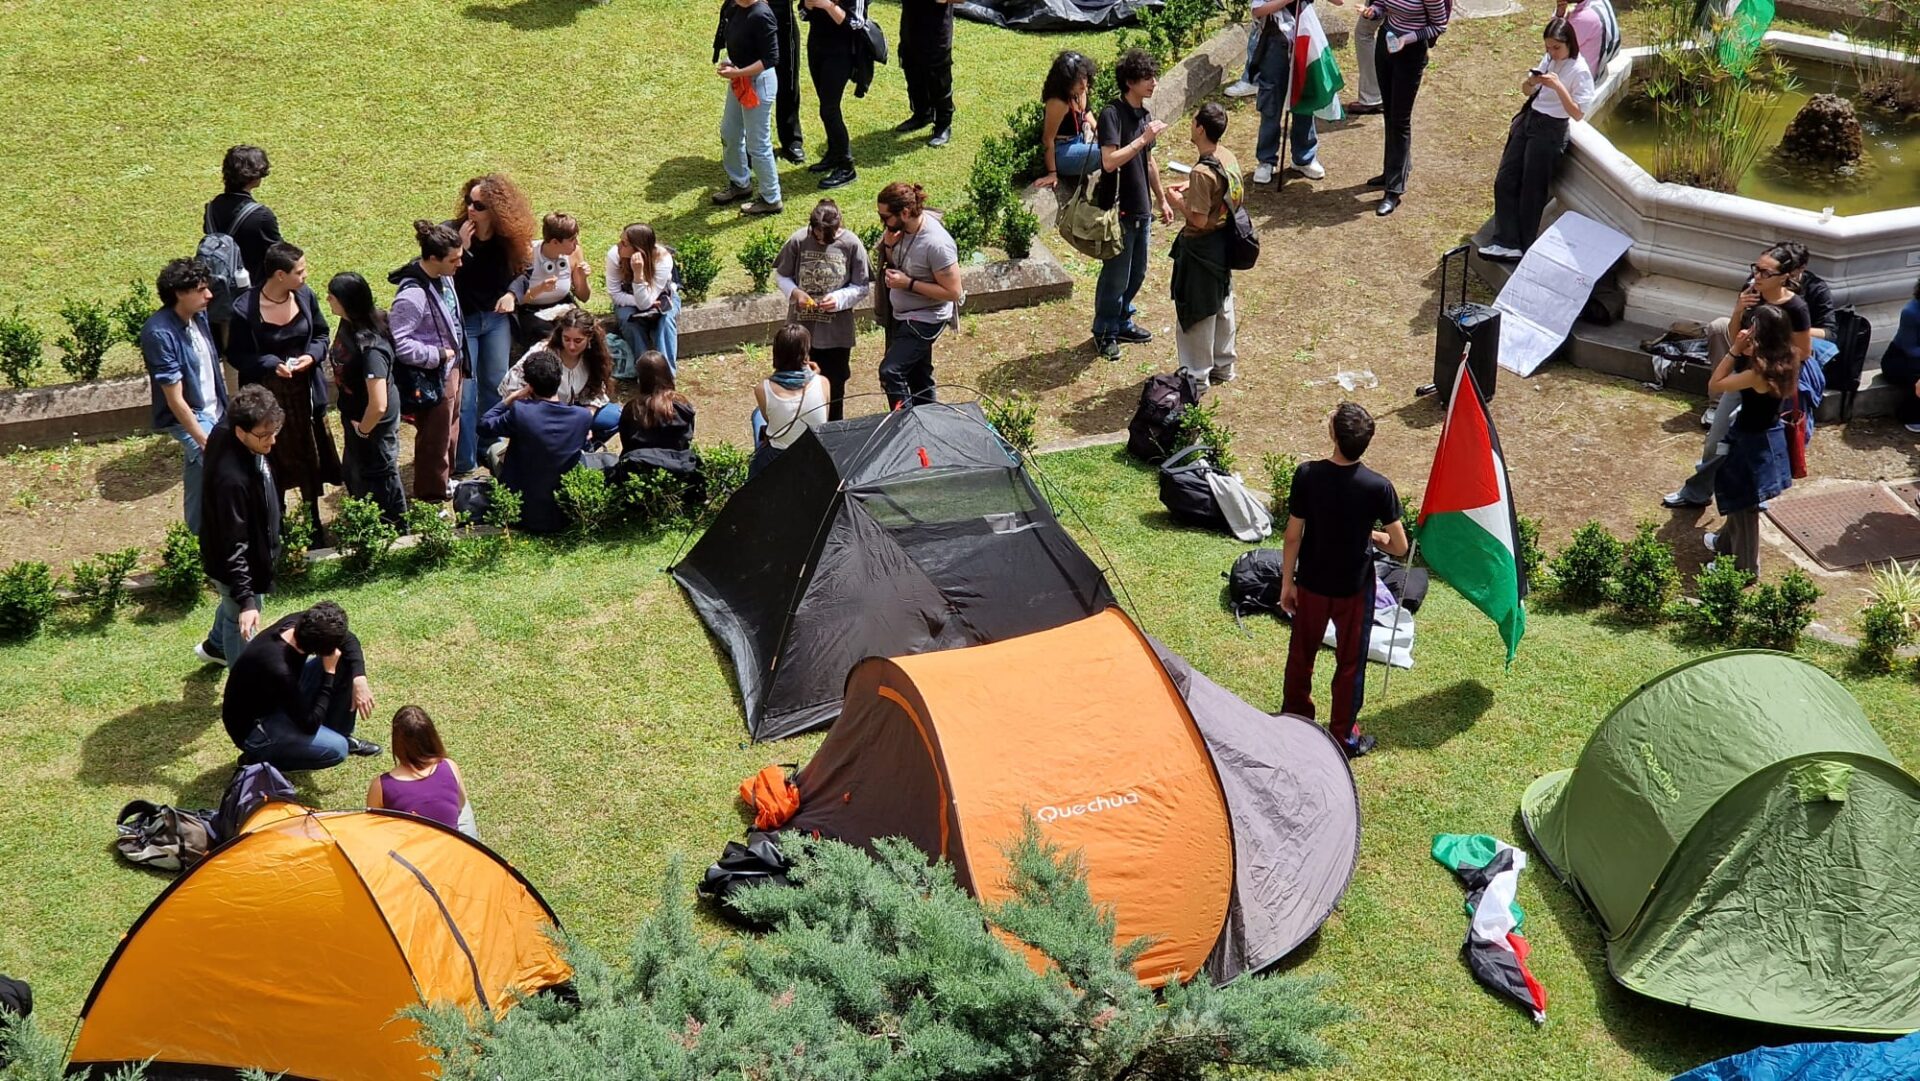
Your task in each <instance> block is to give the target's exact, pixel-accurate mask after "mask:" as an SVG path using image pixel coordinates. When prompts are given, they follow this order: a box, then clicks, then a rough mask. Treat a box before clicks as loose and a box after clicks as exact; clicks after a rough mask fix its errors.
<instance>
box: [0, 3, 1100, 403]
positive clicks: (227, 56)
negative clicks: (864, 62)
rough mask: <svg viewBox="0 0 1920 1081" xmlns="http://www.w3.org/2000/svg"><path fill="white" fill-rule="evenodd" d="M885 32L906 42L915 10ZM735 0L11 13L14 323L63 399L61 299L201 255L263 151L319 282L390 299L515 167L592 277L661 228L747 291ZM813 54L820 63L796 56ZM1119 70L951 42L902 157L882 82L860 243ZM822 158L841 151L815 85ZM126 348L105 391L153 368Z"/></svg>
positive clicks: (811, 143)
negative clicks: (1081, 70) (1088, 84)
mask: <svg viewBox="0 0 1920 1081" xmlns="http://www.w3.org/2000/svg"><path fill="white" fill-rule="evenodd" d="M872 11H873V15H874V17H875V19H877V20H878V21H879V22H880V23H881V24H882V25H883V26H884V27H885V28H886V32H887V36H888V39H889V40H890V41H891V40H893V39H894V38H895V37H896V35H897V32H898V29H899V8H898V4H897V2H896V0H878V2H875V3H874V4H873V5H872ZM718 12H719V4H718V3H717V2H716V0H705V2H698V3H688V2H686V0H671V2H670V0H612V2H610V3H606V4H593V3H590V2H588V0H505V2H492V3H489V2H485V0H344V2H340V3H327V4H294V5H282V4H269V3H263V2H261V0H237V2H233V3H214V2H211V0H183V2H181V3H176V4H167V5H111V6H105V7H102V6H95V5H87V4H73V3H52V2H48V0H23V2H16V3H8V4H0V83H4V84H5V85H6V87H7V95H6V96H7V103H8V113H9V115H10V116H11V118H12V122H10V123H8V124H5V125H0V161H6V162H9V163H11V165H12V167H11V168H8V169H5V170H0V282H4V283H5V284H4V285H0V310H7V309H11V308H12V307H14V306H15V305H19V306H20V307H21V308H22V309H23V310H24V311H25V312H26V313H27V314H28V316H29V318H30V319H32V320H33V321H34V322H36V323H37V324H38V325H39V326H40V327H41V329H42V330H43V331H44V332H45V333H46V334H47V341H48V346H49V350H48V362H47V367H46V368H43V369H42V371H41V373H40V378H41V381H43V382H60V381H63V380H65V379H66V378H67V377H66V376H65V374H64V373H62V372H61V371H60V369H59V367H58V365H57V364H55V363H54V351H53V350H52V348H51V346H52V344H53V340H54V338H55V337H56V336H57V334H58V333H59V332H60V331H61V330H63V329H64V327H63V324H61V322H60V320H59V317H58V314H57V313H58V309H59V306H60V300H61V298H63V297H66V296H70V295H74V296H98V297H100V298H101V299H103V300H106V301H108V302H111V301H112V300H114V299H116V298H117V297H118V296H119V295H120V293H121V291H122V289H123V287H124V285H125V283H126V282H127V281H128V280H129V279H133V278H138V279H142V280H145V281H147V282H149V283H151V282H152V280H153V276H154V274H155V273H156V272H157V271H158V270H159V268H160V265H161V264H162V263H164V262H165V261H166V260H167V259H170V258H173V257H175V256H178V255H184V254H191V253H192V250H193V246H194V245H195V244H196V243H197V242H198V240H199V236H200V212H201V207H202V205H203V204H204V203H205V202H206V201H207V199H209V198H211V197H212V196H213V195H215V194H217V193H218V192H219V189H220V158H221V155H222V154H223V153H225V151H226V148H227V147H229V146H231V145H233V144H235V143H255V144H257V145H260V146H263V147H265V148H266V149H267V151H268V153H269V155H270V156H271V158H272V161H273V175H272V176H271V177H270V178H269V179H268V180H267V181H266V183H265V184H264V185H263V186H262V188H261V190H260V197H261V198H262V200H264V201H265V202H267V203H268V204H269V205H270V206H272V207H273V208H274V210H275V211H276V212H277V213H278V214H279V216H280V222H281V226H282V231H283V232H284V233H285V235H286V237H287V239H289V240H291V241H293V242H294V243H296V244H299V245H301V246H302V247H303V248H305V249H306V251H307V254H308V263H309V267H310V272H311V274H312V276H313V279H314V280H315V281H316V282H324V281H325V280H326V278H327V277H328V276H329V275H331V274H333V273H334V272H336V271H340V270H359V271H360V272H362V273H364V274H366V275H367V276H368V277H369V278H370V279H373V280H375V281H376V282H384V280H385V277H386V273H387V271H388V270H390V269H392V268H393V267H395V266H397V265H399V264H400V263H402V262H404V261H405V260H406V259H408V258H411V257H412V256H413V255H414V254H416V252H415V251H414V250H413V249H412V238H413V231H412V229H411V227H410V223H411V222H412V221H413V219H415V218H423V217H424V218H434V219H440V218H445V217H447V216H449V215H450V214H451V213H452V210H453V201H454V197H455V195H457V194H458V192H459V187H460V184H461V182H462V181H464V180H465V179H466V178H468V177H470V176H473V175H476V174H479V173H485V172H489V171H492V170H503V171H505V172H508V173H510V174H512V175H513V176H514V177H515V178H516V179H518V180H519V181H520V183H521V185H522V186H523V187H524V188H525V189H526V190H527V192H528V194H529V196H530V197H531V198H532V200H533V202H534V208H535V211H536V213H545V212H546V211H549V210H567V211H570V212H572V213H574V214H575V215H577V216H578V217H579V219H580V221H581V223H582V225H583V234H582V238H581V239H582V244H583V245H585V246H586V247H587V248H588V250H589V251H590V252H592V253H593V254H594V256H595V261H594V264H593V265H594V268H595V289H596V295H597V291H598V289H599V278H598V268H599V260H598V256H599V254H600V253H603V252H605V250H606V248H607V246H608V245H610V244H612V243H613V241H614V240H615V239H616V236H617V234H618V232H619V230H620V228H621V227H622V226H624V225H625V224H627V223H628V222H631V221H650V222H652V223H653V225H654V227H655V229H656V230H657V231H658V232H659V234H660V237H661V239H662V240H664V241H666V242H667V243H669V244H671V243H674V242H675V241H676V240H677V239H678V238H683V237H685V236H687V235H689V234H692V233H702V234H712V235H714V236H715V237H716V241H717V246H718V248H719V250H720V254H721V256H722V258H723V259H724V260H725V262H726V264H727V268H726V271H725V273H723V274H722V276H721V278H720V280H719V281H718V282H717V283H715V286H714V293H715V295H716V296H717V295H720V294H722V293H725V292H729V291H735V290H745V289H746V288H747V287H748V281H747V277H746V274H745V272H744V271H742V270H741V269H740V268H739V267H738V265H736V264H735V263H734V261H733V253H734V252H735V251H736V250H738V248H739V246H740V243H741V241H742V240H743V239H744V238H745V237H746V235H747V234H748V233H749V232H750V231H752V230H754V229H758V228H760V227H761V225H760V223H756V222H749V221H743V220H742V218H741V216H740V214H739V213H738V212H737V210H735V209H734V208H731V207H726V208H716V207H713V206H711V205H710V204H709V203H708V201H707V193H708V192H709V191H711V190H712V189H713V188H715V187H717V186H718V185H719V184H720V183H721V182H722V181H723V179H724V177H723V174H722V173H721V171H720V138H719V124H720V107H721V98H722V95H723V94H724V92H725V84H724V83H723V82H722V81H721V80H720V79H719V78H718V77H716V76H715V75H714V74H713V69H712V66H711V65H710V64H709V62H708V61H709V58H710V56H711V55H712V53H711V47H712V42H713V28H714V22H715V18H716V16H717V14H718ZM802 48H803V49H804V45H803V46H802ZM1065 48H1079V49H1085V50H1087V51H1089V53H1090V54H1091V55H1093V56H1097V57H1100V58H1102V59H1103V60H1104V59H1105V58H1106V57H1108V56H1111V55H1112V52H1113V45H1112V44H1111V43H1110V42H1108V41H1105V40H1101V39H1099V38H1098V36H1096V35H1083V34H1059V35H1052V34H1050V35H1034V34H1018V33H1014V32H1011V31H1006V30H999V29H995V28H992V27H987V26H983V25H980V24H975V23H967V22H962V23H961V24H960V26H959V29H958V30H957V31H956V46H955V58H954V70H955V71H956V72H958V73H959V78H958V79H957V80H956V84H955V87H954V98H955V106H956V115H957V120H956V123H955V127H954V141H953V143H952V145H950V146H948V147H946V148H944V149H940V150H932V149H928V148H927V147H926V146H925V137H926V133H925V132H921V133H920V134H919V136H918V137H900V136H896V135H894V134H893V133H892V130H891V129H892V127H893V125H894V124H895V123H896V122H898V121H899V120H901V119H902V118H903V117H904V116H905V115H906V112H907V106H906V86H905V83H904V81H903V80H902V77H901V74H900V69H899V68H898V67H896V66H888V67H882V68H880V69H879V72H878V74H877V75H876V77H875V79H874V84H873V87H872V89H871V90H869V91H868V93H867V96H866V97H865V98H859V99H856V98H854V97H852V95H851V94H849V95H848V97H847V99H846V103H845V108H846V113H847V123H848V126H849V128H850V129H851V132H852V141H853V151H854V156H855V158H856V160H857V162H858V164H859V169H860V179H859V180H858V181H857V182H856V183H854V184H851V185H849V186H847V187H845V188H841V189H838V190H837V191H835V192H833V193H832V194H833V195H834V196H835V198H836V199H837V200H838V201H839V202H840V204H841V206H843V207H846V208H848V218H849V221H850V222H852V223H854V224H855V225H858V226H861V227H864V226H865V225H867V224H868V223H869V221H870V220H871V219H872V217H873V212H872V209H871V208H872V206H873V200H874V196H875V195H876V194H878V192H879V190H880V188H881V187H883V186H884V185H885V184H887V183H888V182H890V181H893V180H911V181H917V182H919V183H921V184H924V185H925V186H926V188H927V190H928V191H929V192H930V193H931V194H932V195H933V196H934V198H935V201H936V203H938V204H944V203H948V202H957V201H958V200H959V197H960V195H961V191H962V189H963V187H964V185H965V183H966V177H967V171H968V169H969V168H970V167H971V165H972V161H973V154H974V151H975V149H976V148H977V147H978V146H979V144H980V141H981V140H982V139H984V138H985V137H986V136H988V135H990V134H995V133H997V132H999V131H1003V130H1004V124H1003V120H1004V118H1005V116H1006V114H1007V112H1008V111H1009V110H1011V109H1012V108H1013V107H1014V106H1016V105H1019V104H1020V103H1022V102H1025V101H1027V100H1029V99H1032V98H1034V97H1036V96H1037V95H1038V94H1039V92H1040V83H1041V80H1042V78H1043V77H1044V75H1045V73H1046V66H1047V64H1048V62H1049V61H1050V60H1051V58H1052V56H1053V54H1054V53H1055V52H1056V51H1057V50H1060V49H1065ZM801 71H802V75H801V82H802V93H803V95H804V99H803V102H802V107H801V122H802V126H803V129H804V130H805V132H806V135H807V144H808V150H809V152H810V153H811V154H812V155H813V156H815V157H818V155H819V153H820V152H821V151H822V150H823V149H824V148H825V145H826V142H825V137H824V136H823V135H822V134H821V128H820V123H819V119H818V114H817V112H816V108H815V105H814V103H813V99H812V94H813V90H812V87H811V85H810V84H809V83H808V82H807V81H806V76H805V66H804V63H803V65H802V68H801ZM781 183H782V184H783V186H784V187H785V189H786V190H785V198H786V201H787V204H788V208H787V211H786V212H785V213H784V214H783V215H781V216H780V217H778V218H777V219H775V223H776V224H777V225H778V227H780V228H781V229H783V230H786V229H793V228H797V227H799V226H800V225H802V224H804V223H805V221H806V214H807V211H808V210H810V209H811V208H812V206H813V203H814V200H815V199H816V198H818V196H819V194H820V193H819V192H818V191H817V189H816V186H815V182H814V177H813V176H812V175H811V174H809V173H807V172H806V170H805V169H803V168H801V167H799V166H794V165H783V166H782V177H781ZM138 364H139V360H138V356H137V354H135V353H134V351H133V350H131V349H129V348H125V347H122V348H119V349H116V350H115V353H114V356H113V358H112V359H111V361H110V367H109V369H108V370H109V374H125V373H128V372H132V371H136V370H138Z"/></svg>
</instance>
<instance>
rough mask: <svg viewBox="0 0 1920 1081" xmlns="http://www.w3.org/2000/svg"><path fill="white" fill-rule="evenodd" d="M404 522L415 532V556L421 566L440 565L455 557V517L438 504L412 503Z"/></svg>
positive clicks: (410, 531)
mask: <svg viewBox="0 0 1920 1081" xmlns="http://www.w3.org/2000/svg"><path fill="white" fill-rule="evenodd" d="M403 523H404V524H405V525H406V527H407V532H408V533H411V534H413V538H414V541H413V558H414V560H415V561H417V562H418V563H419V564H420V565H421V566H423V567H438V566H440V565H442V564H444V563H445V562H446V561H447V560H449V559H451V558H452V557H453V549H454V541H453V519H451V518H449V517H447V516H446V515H443V514H441V513H440V507H439V506H438V505H437V504H433V503H413V504H410V505H409V506H408V507H407V514H406V517H405V519H404V520H403Z"/></svg>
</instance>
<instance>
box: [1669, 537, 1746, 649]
mask: <svg viewBox="0 0 1920 1081" xmlns="http://www.w3.org/2000/svg"><path fill="white" fill-rule="evenodd" d="M1752 584H1753V575H1751V574H1748V573H1747V572H1746V571H1743V570H1741V569H1740V568H1739V567H1736V566H1734V565H1733V560H1731V559H1729V558H1728V557H1726V556H1719V557H1717V558H1715V559H1714V561H1713V562H1711V563H1709V564H1707V565H1706V566H1704V567H1701V568H1700V573H1698V574H1696V575H1694V576H1693V591H1694V592H1695V593H1697V594H1699V597H1700V603H1699V604H1693V605H1687V606H1686V607H1685V608H1683V609H1682V613H1683V614H1682V616H1681V618H1682V620H1683V621H1684V622H1685V623H1686V625H1687V628H1688V629H1689V630H1691V631H1693V633H1694V634H1696V635H1699V636H1700V637H1701V638H1704V639H1706V640H1707V641H1709V642H1729V641H1732V640H1733V637H1734V635H1735V634H1736V633H1738V632H1739V629H1740V600H1741V598H1742V597H1744V596H1745V595H1746V592H1747V587H1748V586H1750V585H1752Z"/></svg>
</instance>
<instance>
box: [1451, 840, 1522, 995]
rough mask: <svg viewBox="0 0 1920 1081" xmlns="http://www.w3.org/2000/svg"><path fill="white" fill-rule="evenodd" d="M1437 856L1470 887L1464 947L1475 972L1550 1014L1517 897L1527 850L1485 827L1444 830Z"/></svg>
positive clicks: (1488, 984) (1496, 987) (1488, 983)
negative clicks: (1530, 957)
mask: <svg viewBox="0 0 1920 1081" xmlns="http://www.w3.org/2000/svg"><path fill="white" fill-rule="evenodd" d="M1433 858H1434V860H1435V861H1436V862H1438V863H1439V864H1440V865H1441V866H1443V867H1445V868H1447V869H1448V870H1450V871H1452V872H1453V873H1454V875H1455V877H1457V878H1459V879H1460V884H1461V885H1463V886H1465V887H1466V888H1467V916H1468V917H1469V922H1468V924H1467V941H1466V943H1465V944H1463V945H1462V946H1461V947H1460V954H1461V956H1462V957H1463V958H1465V959H1466V962H1467V968H1468V969H1470V970H1471V971H1472V972H1473V978H1474V979H1476V980H1479V981H1480V983H1481V984H1482V985H1484V986H1485V987H1486V988H1487V989H1488V990H1490V991H1492V992H1493V993H1494V994H1496V995H1500V996H1501V997H1503V998H1507V999H1510V1000H1512V1001H1513V1002H1514V1003H1515V1004H1517V1005H1518V1006H1519V1007H1520V1008H1521V1009H1523V1010H1526V1011H1527V1012H1528V1013H1529V1014H1531V1015H1532V1016H1533V1020H1534V1023H1535V1024H1539V1023H1541V1022H1544V1021H1545V1020H1546V1019H1547V989H1546V988H1544V987H1542V986H1540V981H1539V980H1536V979H1534V978H1533V973H1532V972H1531V971H1530V970H1529V969H1528V968H1527V954H1528V953H1529V952H1531V947H1530V946H1528V945H1527V939H1526V936H1525V935H1522V934H1521V933H1520V928H1521V927H1522V926H1523V925H1524V924H1525V922H1526V918H1527V917H1526V913H1524V912H1521V911H1520V906H1519V905H1518V904H1516V903H1514V897H1515V895H1516V894H1517V893H1518V892H1519V889H1520V872H1521V871H1522V870H1524V869H1525V868H1526V866H1527V854H1526V853H1525V852H1522V851H1520V850H1519V849H1517V848H1515V847H1513V846H1512V845H1510V844H1508V843H1506V842H1505V841H1501V840H1497V839H1495V838H1493V837H1489V836H1487V835H1486V834H1484V833H1480V834H1472V835H1469V834H1464V833H1441V834H1436V835H1435V836H1434V838H1433Z"/></svg>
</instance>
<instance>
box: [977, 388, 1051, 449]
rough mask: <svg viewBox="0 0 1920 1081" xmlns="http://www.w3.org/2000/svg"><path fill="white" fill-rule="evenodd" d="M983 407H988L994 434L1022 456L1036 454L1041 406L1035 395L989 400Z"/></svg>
mask: <svg viewBox="0 0 1920 1081" xmlns="http://www.w3.org/2000/svg"><path fill="white" fill-rule="evenodd" d="M982 404H984V405H985V406H986V413H987V423H988V424H991V425H993V430H994V431H995V432H998V433H999V434H1000V438H1001V439H1004V440H1006V441H1007V445H1008V446H1010V447H1012V448H1013V449H1014V450H1017V451H1019V452H1020V453H1022V454H1031V453H1033V448H1034V447H1035V446H1036V445H1037V444H1038V443H1039V436H1038V435H1037V434H1036V433H1035V429H1036V428H1037V427H1038V425H1039V421H1040V403H1039V402H1038V401H1035V400H1034V397H1033V395H1031V394H1028V393H1027V392H1026V391H1024V390H1016V391H1014V392H1012V393H1011V394H1003V395H1000V396H999V397H996V398H988V399H987V400H986V401H985V402H984V403H982Z"/></svg>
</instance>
